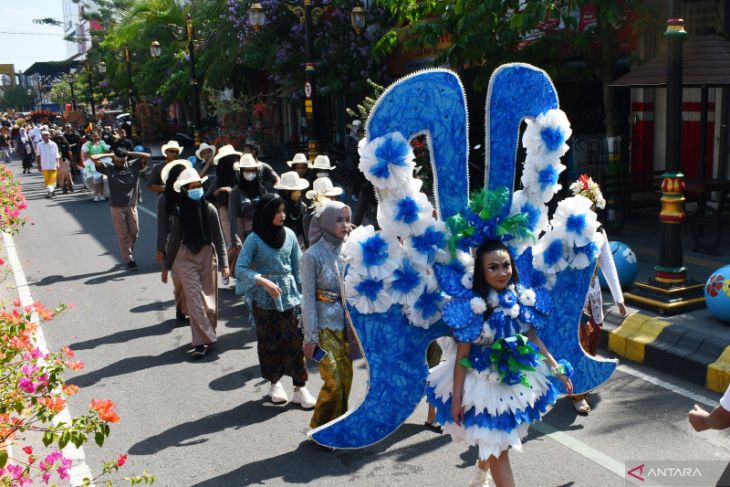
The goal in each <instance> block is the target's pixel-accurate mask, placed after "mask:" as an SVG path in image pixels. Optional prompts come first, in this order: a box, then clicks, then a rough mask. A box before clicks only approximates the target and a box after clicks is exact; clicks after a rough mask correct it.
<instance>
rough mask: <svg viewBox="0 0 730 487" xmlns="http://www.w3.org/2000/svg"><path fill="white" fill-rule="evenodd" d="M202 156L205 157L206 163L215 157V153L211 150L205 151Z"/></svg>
mask: <svg viewBox="0 0 730 487" xmlns="http://www.w3.org/2000/svg"><path fill="white" fill-rule="evenodd" d="M200 155H201V156H202V157H203V160H204V161H209V160H210V159H211V158H212V157H213V151H212V150H210V149H205V150H204V151H203V152H201V153H200Z"/></svg>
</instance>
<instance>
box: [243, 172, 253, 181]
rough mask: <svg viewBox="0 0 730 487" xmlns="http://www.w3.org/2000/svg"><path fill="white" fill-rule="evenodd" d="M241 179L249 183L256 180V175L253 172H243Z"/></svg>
mask: <svg viewBox="0 0 730 487" xmlns="http://www.w3.org/2000/svg"><path fill="white" fill-rule="evenodd" d="M243 179H245V180H246V181H248V182H251V181H253V180H254V179H256V173H255V172H245V173H243Z"/></svg>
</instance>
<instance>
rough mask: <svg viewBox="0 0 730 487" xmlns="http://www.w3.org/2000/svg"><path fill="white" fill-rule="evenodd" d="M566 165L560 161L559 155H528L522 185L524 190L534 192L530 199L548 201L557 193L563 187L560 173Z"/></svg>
mask: <svg viewBox="0 0 730 487" xmlns="http://www.w3.org/2000/svg"><path fill="white" fill-rule="evenodd" d="M564 170H565V166H564V165H563V164H561V163H560V159H559V158H557V157H548V158H544V159H543V158H541V157H537V156H535V155H532V156H531V155H528V156H527V157H526V158H525V164H524V169H523V171H522V179H521V181H522V186H523V187H524V191H527V192H530V193H533V195H534V196H533V195H531V196H530V197H528V199H530V200H540V201H542V202H543V203H547V202H548V201H550V200H551V199H553V196H554V195H555V193H557V192H558V191H560V188H561V187H562V186H561V185H560V183H559V182H558V179H559V177H560V173H561V172H563V171H564Z"/></svg>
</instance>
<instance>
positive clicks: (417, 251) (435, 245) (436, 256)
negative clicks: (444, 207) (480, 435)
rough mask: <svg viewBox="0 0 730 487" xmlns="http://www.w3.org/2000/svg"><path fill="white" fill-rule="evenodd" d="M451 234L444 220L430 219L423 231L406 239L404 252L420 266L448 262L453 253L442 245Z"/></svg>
mask: <svg viewBox="0 0 730 487" xmlns="http://www.w3.org/2000/svg"><path fill="white" fill-rule="evenodd" d="M449 235H450V234H449V231H448V229H447V228H446V224H445V223H444V222H443V221H441V220H433V219H430V224H429V225H428V226H427V227H426V228H425V229H424V230H423V231H422V232H420V233H419V234H415V235H411V237H410V238H408V239H406V240H405V243H404V245H403V252H404V253H405V254H406V255H407V256H408V258H409V259H411V260H412V261H413V262H414V263H415V264H417V265H420V266H428V265H431V264H433V263H434V262H442V261H443V262H444V263H446V262H448V261H449V260H451V255H450V254H449V253H448V252H447V251H445V250H443V249H442V247H443V246H445V245H444V244H445V243H446V242H447V241H448V238H449ZM442 236H443V238H442ZM444 259H445V260H444Z"/></svg>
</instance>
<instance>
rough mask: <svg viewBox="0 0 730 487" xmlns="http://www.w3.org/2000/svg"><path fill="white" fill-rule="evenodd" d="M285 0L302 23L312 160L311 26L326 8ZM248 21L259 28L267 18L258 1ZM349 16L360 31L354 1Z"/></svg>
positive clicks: (360, 18) (362, 16)
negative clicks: (300, 4)
mask: <svg viewBox="0 0 730 487" xmlns="http://www.w3.org/2000/svg"><path fill="white" fill-rule="evenodd" d="M284 1H286V4H287V8H288V9H289V10H290V11H291V12H292V13H293V14H294V15H296V16H297V17H298V18H299V22H300V23H302V24H304V77H305V81H304V114H305V118H306V120H307V138H308V146H309V159H310V160H314V158H315V157H316V156H317V153H318V152H319V147H318V142H317V131H316V127H315V123H314V101H315V94H316V90H315V81H316V63H315V62H314V38H313V37H314V36H313V32H312V31H313V26H314V25H316V23H317V19H318V18H319V17H320V16H321V15H322V14H323V13H324V12H325V11H326V10H327V9H326V8H323V7H314V6H313V5H312V0H302V5H303V6H299V5H298V3H299V2H297V1H292V0H284ZM248 13H249V23H250V24H251V25H252V26H253V28H254V30H255V31H256V32H258V31H259V30H260V29H261V27H262V26H263V24H264V22H265V21H266V15H265V12H264V9H263V7H262V6H261V4H260V3H254V4H253V5H251V7H250V8H249V11H248ZM350 20H351V23H352V26H353V28H354V29H355V31H356V32H357V33H358V34H359V33H360V31H361V30H362V29H363V28H364V27H365V10H364V9H363V8H362V6H361V5H360V4H359V3H357V4H356V5H355V7H354V8H353V9H352V12H351V13H350Z"/></svg>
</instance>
